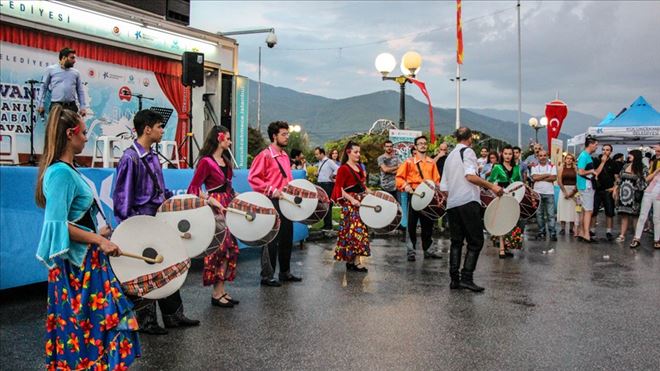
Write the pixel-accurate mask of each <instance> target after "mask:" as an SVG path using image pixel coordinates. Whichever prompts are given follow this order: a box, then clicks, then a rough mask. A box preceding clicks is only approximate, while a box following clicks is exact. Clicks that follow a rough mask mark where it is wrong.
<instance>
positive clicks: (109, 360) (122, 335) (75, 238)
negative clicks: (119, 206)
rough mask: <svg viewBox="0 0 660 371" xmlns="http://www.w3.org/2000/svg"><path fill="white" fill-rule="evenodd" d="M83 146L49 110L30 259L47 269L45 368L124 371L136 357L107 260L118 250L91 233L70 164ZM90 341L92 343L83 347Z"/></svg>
mask: <svg viewBox="0 0 660 371" xmlns="http://www.w3.org/2000/svg"><path fill="white" fill-rule="evenodd" d="M86 142H87V128H86V126H85V123H84V122H83V121H82V119H81V118H80V116H79V115H78V114H77V113H75V112H73V111H69V110H64V109H62V107H61V106H57V107H55V108H53V109H52V110H51V111H50V114H49V117H48V124H47V126H46V138H45V142H44V150H43V155H42V157H41V161H40V163H39V175H38V178H37V187H36V192H35V199H36V203H37V205H38V206H39V207H42V208H45V212H44V225H43V229H42V231H41V239H40V240H39V248H38V250H37V259H39V260H41V261H42V262H43V263H44V264H46V266H47V267H48V269H49V272H48V309H47V319H46V347H45V349H46V363H47V366H48V368H49V369H50V368H52V369H69V368H71V369H79V370H81V369H91V368H94V369H103V370H105V369H108V368H109V369H111V370H114V369H124V368H127V367H128V366H130V365H131V364H132V363H133V361H134V360H135V358H136V357H139V356H140V343H139V341H138V337H137V334H136V331H137V329H138V325H137V321H136V319H135V315H134V313H133V311H132V304H131V303H130V301H128V299H127V298H126V296H125V295H124V294H123V293H122V289H121V286H120V284H119V281H118V280H117V278H116V277H115V274H114V272H113V271H112V267H111V266H110V262H109V259H108V255H110V256H118V255H120V254H121V250H120V249H119V247H118V246H117V245H115V244H114V243H112V242H110V241H109V240H108V239H107V237H108V236H109V235H110V233H111V230H110V228H109V227H108V226H104V227H102V228H98V226H97V225H96V217H97V215H98V214H99V213H100V212H101V211H100V210H99V208H98V204H97V203H96V202H95V200H94V193H93V192H92V189H91V188H90V187H89V185H88V184H87V182H86V181H85V179H84V178H83V176H82V175H81V174H80V173H79V172H78V170H77V169H76V168H75V166H74V165H73V159H74V157H75V155H77V154H79V153H81V152H82V150H83V149H84V148H85V143H86ZM90 340H94V341H90Z"/></svg>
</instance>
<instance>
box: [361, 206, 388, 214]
mask: <svg viewBox="0 0 660 371" xmlns="http://www.w3.org/2000/svg"><path fill="white" fill-rule="evenodd" d="M360 206H364V207H368V208H370V209H374V211H375V212H377V213H379V212H381V211H382V210H383V208H382V207H381V206H380V205H366V204H360Z"/></svg>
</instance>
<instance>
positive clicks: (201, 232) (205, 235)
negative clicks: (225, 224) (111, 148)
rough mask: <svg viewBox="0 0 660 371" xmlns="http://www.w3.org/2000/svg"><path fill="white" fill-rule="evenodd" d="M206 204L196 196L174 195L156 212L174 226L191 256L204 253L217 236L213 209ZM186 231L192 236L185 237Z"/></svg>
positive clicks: (160, 217)
mask: <svg viewBox="0 0 660 371" xmlns="http://www.w3.org/2000/svg"><path fill="white" fill-rule="evenodd" d="M190 196H192V195H190ZM204 204H205V203H204V201H202V200H201V199H200V198H199V197H196V196H192V197H187V196H186V197H172V198H170V199H168V200H165V202H163V204H162V205H161V206H160V207H159V208H158V213H157V214H156V218H158V219H159V220H162V221H164V222H166V223H167V224H169V225H170V226H172V228H174V230H175V231H176V232H177V233H178V235H179V238H180V239H181V242H182V245H183V247H184V248H185V249H186V252H187V254H188V257H189V258H194V257H197V256H199V255H201V254H203V253H204V251H206V249H207V248H208V246H209V244H210V243H211V241H212V240H213V236H215V230H216V223H215V215H214V213H213V209H211V206H208V205H204ZM202 205H203V206H202ZM185 233H188V234H190V238H183V237H182V236H183V235H184V234H185Z"/></svg>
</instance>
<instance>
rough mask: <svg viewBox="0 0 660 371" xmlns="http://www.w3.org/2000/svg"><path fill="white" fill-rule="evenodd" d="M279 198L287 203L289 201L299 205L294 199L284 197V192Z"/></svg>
mask: <svg viewBox="0 0 660 371" xmlns="http://www.w3.org/2000/svg"><path fill="white" fill-rule="evenodd" d="M281 199H282V200H284V201H286V202H288V203H290V204H291V205H294V206H298V207H301V206H300V204H297V203H296V201H294V200H292V199H290V198H288V197H286V196H285V195H284V194H282V198H281Z"/></svg>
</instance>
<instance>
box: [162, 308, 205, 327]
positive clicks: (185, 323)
mask: <svg viewBox="0 0 660 371" xmlns="http://www.w3.org/2000/svg"><path fill="white" fill-rule="evenodd" d="M163 322H164V323H165V327H166V328H172V327H191V326H199V321H198V320H196V319H190V318H188V317H186V316H185V315H184V314H183V305H181V306H180V307H179V309H177V310H176V312H174V314H164V315H163Z"/></svg>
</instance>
